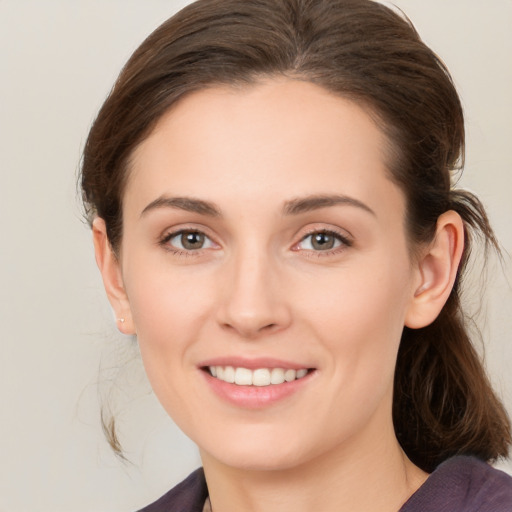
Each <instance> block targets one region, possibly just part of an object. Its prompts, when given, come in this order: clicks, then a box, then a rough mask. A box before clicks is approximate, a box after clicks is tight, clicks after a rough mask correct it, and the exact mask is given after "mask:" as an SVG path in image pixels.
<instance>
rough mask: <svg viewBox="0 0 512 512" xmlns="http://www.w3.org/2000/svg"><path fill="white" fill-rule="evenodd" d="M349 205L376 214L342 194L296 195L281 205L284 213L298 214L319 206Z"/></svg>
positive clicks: (364, 205) (357, 201) (317, 208)
mask: <svg viewBox="0 0 512 512" xmlns="http://www.w3.org/2000/svg"><path fill="white" fill-rule="evenodd" d="M337 205H349V206H355V207H356V208H360V209H362V210H364V211H366V212H368V213H371V214H372V215H374V216H376V214H375V212H374V211H373V210H372V209H371V208H370V207H369V206H367V205H366V204H364V203H363V202H361V201H359V200H358V199H355V198H353V197H348V196H343V195H332V194H330V195H313V196H306V197H298V198H296V199H291V200H290V201H286V203H285V204H284V207H283V214H284V215H299V214H301V213H306V212H310V211H312V210H319V209H320V208H327V207H329V206H337Z"/></svg>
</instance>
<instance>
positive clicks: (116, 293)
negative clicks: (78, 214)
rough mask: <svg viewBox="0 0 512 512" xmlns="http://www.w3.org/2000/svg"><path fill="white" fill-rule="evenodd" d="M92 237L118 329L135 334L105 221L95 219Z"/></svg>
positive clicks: (124, 332)
mask: <svg viewBox="0 0 512 512" xmlns="http://www.w3.org/2000/svg"><path fill="white" fill-rule="evenodd" d="M92 235H93V242H94V254H95V257H96V264H97V265H98V268H99V270H100V273H101V277H102V279H103V285H104V287H105V291H106V293H107V297H108V300H109V302H110V305H111V306H112V308H113V310H114V314H115V316H116V324H117V328H118V329H119V330H120V331H121V332H122V333H123V334H135V329H134V325H133V320H132V315H131V310H130V304H129V301H128V297H127V295H126V291H125V288H124V283H123V276H122V272H121V267H120V264H119V260H118V258H117V256H116V255H115V254H114V251H113V250H112V246H111V245H110V241H109V240H108V237H107V230H106V226H105V221H104V220H103V219H102V218H100V217H97V218H96V219H94V222H93V224H92Z"/></svg>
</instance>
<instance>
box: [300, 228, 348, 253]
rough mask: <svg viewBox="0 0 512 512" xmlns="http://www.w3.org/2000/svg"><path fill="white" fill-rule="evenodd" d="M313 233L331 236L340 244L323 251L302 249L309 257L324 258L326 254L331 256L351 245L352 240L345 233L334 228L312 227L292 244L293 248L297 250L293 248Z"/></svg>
mask: <svg viewBox="0 0 512 512" xmlns="http://www.w3.org/2000/svg"><path fill="white" fill-rule="evenodd" d="M313 235H327V236H332V237H333V238H334V239H335V240H336V241H338V242H340V245H339V246H337V247H333V248H332V249H326V250H324V251H315V250H313V249H304V250H303V252H304V253H305V254H306V255H307V257H309V258H324V257H328V256H333V255H336V254H339V253H340V252H343V251H345V250H346V249H348V248H350V247H352V246H353V241H352V240H351V239H350V238H348V237H347V236H346V235H342V234H341V233H338V232H337V231H334V230H329V229H312V230H311V231H309V232H308V233H307V234H306V235H304V236H303V237H302V238H301V239H300V242H298V243H297V244H295V245H294V248H293V250H296V251H299V250H300V249H295V248H296V247H298V245H299V244H301V243H302V242H304V241H305V240H307V239H308V238H309V237H311V236H313Z"/></svg>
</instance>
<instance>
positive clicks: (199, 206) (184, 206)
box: [140, 194, 375, 217]
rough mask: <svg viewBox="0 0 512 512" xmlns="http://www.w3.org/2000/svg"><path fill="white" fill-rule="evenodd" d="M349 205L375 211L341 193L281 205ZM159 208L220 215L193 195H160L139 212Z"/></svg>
mask: <svg viewBox="0 0 512 512" xmlns="http://www.w3.org/2000/svg"><path fill="white" fill-rule="evenodd" d="M338 205H349V206H355V207H356V208H360V209H361V210H364V211H366V212H368V213H371V214H372V215H374V216H375V212H374V211H373V210H372V209H371V208H370V207H369V206H367V205H366V204H364V203H363V202H361V201H359V200H358V199H355V198H353V197H348V196H343V195H332V194H331V195H312V196H306V197H298V198H295V199H291V200H289V201H286V202H285V203H284V206H283V210H282V211H283V215H299V214H301V213H306V212H310V211H313V210H319V209H321V208H328V207H330V206H338ZM160 208H176V209H179V210H185V211H187V212H192V213H198V214H199V215H207V216H209V217H222V214H221V212H220V210H219V208H218V207H217V206H216V205H215V204H214V203H211V202H210V201H205V200H203V199H196V198H193V197H168V196H161V197H159V198H157V199H155V200H154V201H151V203H149V204H148V205H147V206H146V207H145V208H144V209H143V210H142V212H141V214H140V216H141V217H143V216H144V215H146V214H147V213H148V212H150V211H151V210H157V209H160Z"/></svg>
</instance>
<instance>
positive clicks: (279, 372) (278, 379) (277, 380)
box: [270, 368, 284, 384]
mask: <svg viewBox="0 0 512 512" xmlns="http://www.w3.org/2000/svg"><path fill="white" fill-rule="evenodd" d="M283 382H284V370H283V369H282V368H272V371H271V372H270V383H271V384H282V383H283Z"/></svg>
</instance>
